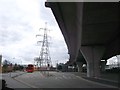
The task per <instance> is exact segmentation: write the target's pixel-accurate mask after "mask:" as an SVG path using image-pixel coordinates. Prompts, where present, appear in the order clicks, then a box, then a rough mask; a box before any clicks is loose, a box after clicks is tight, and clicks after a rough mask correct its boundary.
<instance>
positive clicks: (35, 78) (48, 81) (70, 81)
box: [14, 72, 115, 88]
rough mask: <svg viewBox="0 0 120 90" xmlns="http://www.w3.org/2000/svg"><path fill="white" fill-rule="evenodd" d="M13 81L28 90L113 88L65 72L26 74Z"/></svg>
mask: <svg viewBox="0 0 120 90" xmlns="http://www.w3.org/2000/svg"><path fill="white" fill-rule="evenodd" d="M14 79H15V80H16V81H18V82H20V83H22V84H23V85H25V86H27V87H29V88H115V87H113V86H109V85H105V84H101V83H97V82H93V81H89V80H86V79H83V78H81V77H80V76H76V75H74V74H71V73H66V72H65V73H63V72H49V73H48V72H42V73H41V72H34V73H26V74H22V75H20V76H17V77H14Z"/></svg>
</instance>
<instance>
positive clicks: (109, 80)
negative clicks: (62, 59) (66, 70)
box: [70, 72, 120, 88]
mask: <svg viewBox="0 0 120 90" xmlns="http://www.w3.org/2000/svg"><path fill="white" fill-rule="evenodd" d="M70 73H72V74H75V75H77V76H80V77H82V78H84V79H87V80H90V81H94V82H98V83H102V84H106V85H111V86H115V87H118V88H120V75H117V74H116V75H111V74H108V75H109V77H108V76H106V75H105V74H102V76H101V77H99V78H90V77H87V75H86V73H80V72H70Z"/></svg>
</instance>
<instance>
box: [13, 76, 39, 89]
mask: <svg viewBox="0 0 120 90" xmlns="http://www.w3.org/2000/svg"><path fill="white" fill-rule="evenodd" d="M14 79H15V80H16V81H18V82H20V83H23V84H25V85H26V86H28V87H30V88H38V87H36V86H33V85H31V84H28V83H26V82H24V81H21V80H18V79H16V78H14Z"/></svg>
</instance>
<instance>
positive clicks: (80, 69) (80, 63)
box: [76, 62, 83, 72]
mask: <svg viewBox="0 0 120 90" xmlns="http://www.w3.org/2000/svg"><path fill="white" fill-rule="evenodd" d="M76 63H77V66H78V72H82V66H83V62H76Z"/></svg>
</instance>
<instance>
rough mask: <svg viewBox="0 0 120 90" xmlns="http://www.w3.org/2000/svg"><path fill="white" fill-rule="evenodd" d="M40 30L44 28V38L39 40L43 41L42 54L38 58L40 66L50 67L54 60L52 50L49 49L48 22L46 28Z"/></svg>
mask: <svg viewBox="0 0 120 90" xmlns="http://www.w3.org/2000/svg"><path fill="white" fill-rule="evenodd" d="M40 30H44V35H43V40H42V41H38V42H42V46H41V50H40V55H39V59H38V60H37V63H38V64H39V66H40V68H42V67H50V66H52V62H51V57H50V51H49V42H48V34H47V32H48V29H47V23H45V28H40ZM36 36H41V35H40V34H38V35H36Z"/></svg>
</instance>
